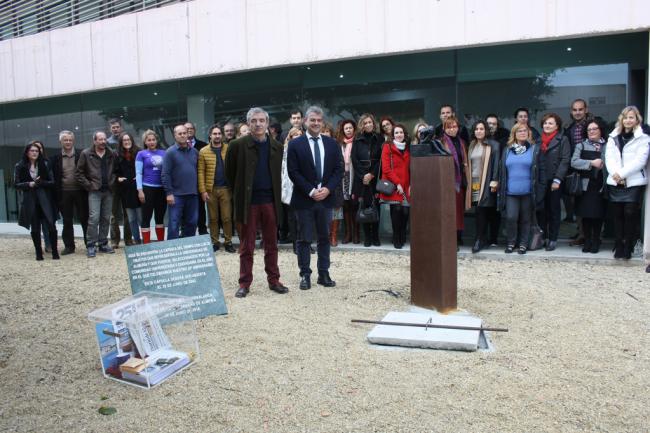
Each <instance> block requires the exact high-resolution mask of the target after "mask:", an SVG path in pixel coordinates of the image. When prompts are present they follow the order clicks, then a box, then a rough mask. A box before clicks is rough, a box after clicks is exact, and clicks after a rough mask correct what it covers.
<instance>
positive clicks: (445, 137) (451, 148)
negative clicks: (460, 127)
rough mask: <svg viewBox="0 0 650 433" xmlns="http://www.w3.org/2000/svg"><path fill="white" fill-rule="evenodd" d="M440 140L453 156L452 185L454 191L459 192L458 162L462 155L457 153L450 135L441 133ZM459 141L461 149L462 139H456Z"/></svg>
mask: <svg viewBox="0 0 650 433" xmlns="http://www.w3.org/2000/svg"><path fill="white" fill-rule="evenodd" d="M442 140H443V142H444V144H445V146H446V147H447V150H449V151H450V152H451V155H452V156H453V157H454V174H455V176H454V181H455V182H454V186H455V188H456V192H460V186H461V171H460V164H461V163H462V156H459V155H458V151H457V150H456V146H454V142H453V140H452V139H451V137H450V136H448V135H447V134H442ZM458 140H459V142H460V146H459V147H460V148H461V149H462V145H463V140H462V139H460V138H459V139H458Z"/></svg>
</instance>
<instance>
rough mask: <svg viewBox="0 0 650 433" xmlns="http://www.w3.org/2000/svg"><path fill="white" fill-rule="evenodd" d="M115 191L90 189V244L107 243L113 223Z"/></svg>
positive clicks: (88, 239)
mask: <svg viewBox="0 0 650 433" xmlns="http://www.w3.org/2000/svg"><path fill="white" fill-rule="evenodd" d="M112 208H113V193H111V191H108V190H107V191H90V192H89V193H88V236H87V242H88V245H93V246H94V245H96V244H99V245H106V244H107V243H108V228H109V227H110V224H111V210H112Z"/></svg>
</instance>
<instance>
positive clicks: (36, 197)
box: [14, 143, 59, 260]
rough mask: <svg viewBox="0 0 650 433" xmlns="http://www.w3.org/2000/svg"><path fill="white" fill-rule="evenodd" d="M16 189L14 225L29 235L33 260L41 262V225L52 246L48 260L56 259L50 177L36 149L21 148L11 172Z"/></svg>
mask: <svg viewBox="0 0 650 433" xmlns="http://www.w3.org/2000/svg"><path fill="white" fill-rule="evenodd" d="M14 183H15V186H16V189H18V190H20V191H22V193H23V195H22V202H21V204H20V213H19V216H18V224H19V225H20V226H22V227H25V228H26V229H29V230H30V231H31V235H32V241H33V242H34V250H35V251H36V260H43V248H42V246H41V223H42V224H44V225H45V226H46V229H47V232H48V233H49V236H50V242H51V245H52V258H53V259H54V260H58V259H59V251H58V248H57V237H56V226H55V225H54V222H55V221H56V220H55V214H56V211H55V207H54V203H53V200H52V197H53V195H52V188H54V176H52V171H51V170H50V168H49V165H48V164H46V163H45V158H44V157H43V155H42V154H41V151H40V149H39V148H38V146H36V145H35V144H33V143H31V144H28V145H27V147H25V151H24V152H23V157H22V159H21V160H20V162H18V163H17V164H16V166H15V168H14Z"/></svg>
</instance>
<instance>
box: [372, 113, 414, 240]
mask: <svg viewBox="0 0 650 433" xmlns="http://www.w3.org/2000/svg"><path fill="white" fill-rule="evenodd" d="M392 136H393V141H391V142H386V143H385V144H384V146H383V149H382V152H381V179H386V180H389V181H391V182H392V183H393V184H394V185H395V190H394V191H393V193H392V194H379V199H380V200H381V202H382V203H388V204H390V219H391V223H392V226H393V246H394V247H395V248H397V249H400V248H402V247H403V246H404V243H405V242H406V225H407V224H408V220H409V209H410V204H409V203H410V201H411V186H410V185H411V171H410V168H409V162H410V159H411V156H410V152H409V145H408V143H409V138H408V134H407V132H406V128H405V127H404V125H402V124H400V123H397V124H395V126H393V131H392Z"/></svg>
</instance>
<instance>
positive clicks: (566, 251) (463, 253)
mask: <svg viewBox="0 0 650 433" xmlns="http://www.w3.org/2000/svg"><path fill="white" fill-rule="evenodd" d="M62 230H63V225H62V224H57V232H58V233H59V235H60V234H61V231H62ZM74 231H75V237H77V238H80V237H82V231H81V226H80V225H75V226H74ZM2 235H6V236H29V231H27V230H26V229H25V228H24V227H20V226H19V225H18V224H17V223H0V236H2ZM233 242H234V243H235V244H237V243H239V239H238V238H237V237H234V238H233ZM612 246H613V244H612V242H611V241H605V242H604V243H603V245H602V247H601V249H600V252H598V253H597V254H591V253H583V252H582V247H572V246H569V240H568V239H560V240H558V246H557V249H556V250H555V251H545V250H544V249H541V250H538V251H528V252H527V253H526V254H523V255H520V254H517V252H516V251H515V252H514V253H512V254H505V253H504V249H505V245H499V246H497V247H490V248H487V249H485V250H482V251H481V252H479V253H477V254H472V250H471V247H470V246H462V247H460V251H458V256H459V257H463V258H468V257H471V258H473V259H490V260H534V261H539V260H553V261H579V262H582V263H610V264H617V265H621V266H641V265H642V260H641V258H640V257H632V259H631V260H615V259H614V255H613V253H612ZM291 247H292V246H291V244H283V245H280V246H279V248H280V249H291ZM332 251H366V252H375V253H392V254H409V253H410V248H409V245H408V244H406V245H404V248H402V249H400V250H397V249H395V248H393V245H392V244H391V243H390V241H389V240H388V239H382V245H381V246H379V247H375V246H372V247H364V246H363V244H352V243H349V244H345V245H343V244H342V243H340V242H339V245H338V246H337V247H334V248H332Z"/></svg>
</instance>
